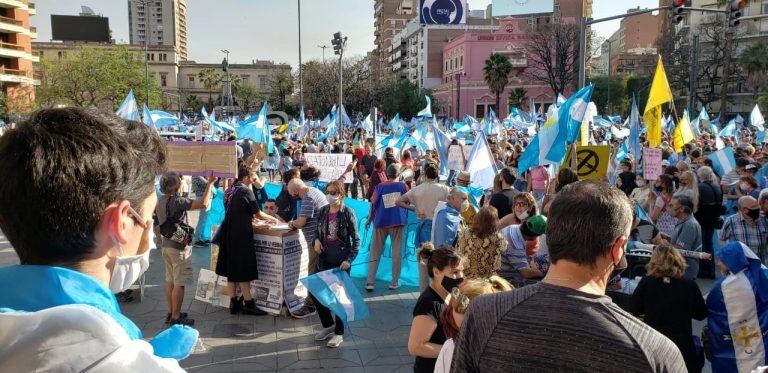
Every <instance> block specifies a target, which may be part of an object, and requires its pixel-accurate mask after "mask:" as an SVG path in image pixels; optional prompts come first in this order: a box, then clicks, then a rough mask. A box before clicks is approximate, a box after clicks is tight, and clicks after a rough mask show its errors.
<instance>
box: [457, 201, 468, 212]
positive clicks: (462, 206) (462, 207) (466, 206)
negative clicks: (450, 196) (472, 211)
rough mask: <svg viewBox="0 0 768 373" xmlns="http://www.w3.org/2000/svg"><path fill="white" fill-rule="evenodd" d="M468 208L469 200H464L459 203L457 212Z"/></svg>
mask: <svg viewBox="0 0 768 373" xmlns="http://www.w3.org/2000/svg"><path fill="white" fill-rule="evenodd" d="M468 208H469V201H464V202H462V203H461V210H460V211H459V212H464V211H467V209H468Z"/></svg>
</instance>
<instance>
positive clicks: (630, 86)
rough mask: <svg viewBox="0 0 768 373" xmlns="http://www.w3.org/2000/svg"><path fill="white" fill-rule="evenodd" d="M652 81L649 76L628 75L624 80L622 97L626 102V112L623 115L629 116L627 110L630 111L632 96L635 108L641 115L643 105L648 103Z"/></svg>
mask: <svg viewBox="0 0 768 373" xmlns="http://www.w3.org/2000/svg"><path fill="white" fill-rule="evenodd" d="M652 81H653V78H652V77H651V76H650V75H629V76H627V77H626V78H625V83H624V97H625V99H626V100H627V101H626V102H627V105H626V106H625V107H626V108H627V110H625V111H624V112H623V114H625V115H626V114H629V111H628V110H629V109H632V106H631V105H632V96H633V95H634V96H635V100H637V108H638V110H640V115H642V113H643V109H644V108H645V104H646V103H647V102H648V95H649V94H650V91H651V82H652Z"/></svg>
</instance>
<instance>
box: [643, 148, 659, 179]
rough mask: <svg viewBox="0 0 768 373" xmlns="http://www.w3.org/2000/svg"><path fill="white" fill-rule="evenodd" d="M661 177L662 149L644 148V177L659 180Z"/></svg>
mask: <svg viewBox="0 0 768 373" xmlns="http://www.w3.org/2000/svg"><path fill="white" fill-rule="evenodd" d="M659 175H661V149H659V148H643V177H644V178H645V179H646V180H658V179H659Z"/></svg>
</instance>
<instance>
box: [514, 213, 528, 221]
mask: <svg viewBox="0 0 768 373" xmlns="http://www.w3.org/2000/svg"><path fill="white" fill-rule="evenodd" d="M515 216H517V220H520V221H523V220H525V219H527V218H528V211H523V212H522V213H518V212H515Z"/></svg>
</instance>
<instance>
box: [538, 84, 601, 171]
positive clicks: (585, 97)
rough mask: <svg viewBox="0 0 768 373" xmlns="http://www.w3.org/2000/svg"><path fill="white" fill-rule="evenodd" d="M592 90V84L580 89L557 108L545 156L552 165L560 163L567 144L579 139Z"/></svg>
mask: <svg viewBox="0 0 768 373" xmlns="http://www.w3.org/2000/svg"><path fill="white" fill-rule="evenodd" d="M593 89H594V86H593V85H592V84H590V85H588V86H586V87H584V88H582V89H581V90H579V91H578V92H576V94H574V95H573V96H571V98H569V99H568V100H567V101H565V103H563V104H562V105H561V106H560V107H559V109H558V114H557V117H558V118H557V126H556V127H555V128H556V132H555V138H554V139H553V141H552V142H551V143H550V144H549V145H550V146H549V151H548V152H547V156H546V158H547V159H548V160H550V161H552V162H554V163H560V162H562V161H563V158H565V153H566V152H567V150H568V149H567V144H568V143H573V142H574V141H576V139H578V138H579V132H580V130H581V122H582V121H583V120H584V113H585V112H586V111H587V105H589V100H590V99H591V98H592V91H593Z"/></svg>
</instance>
